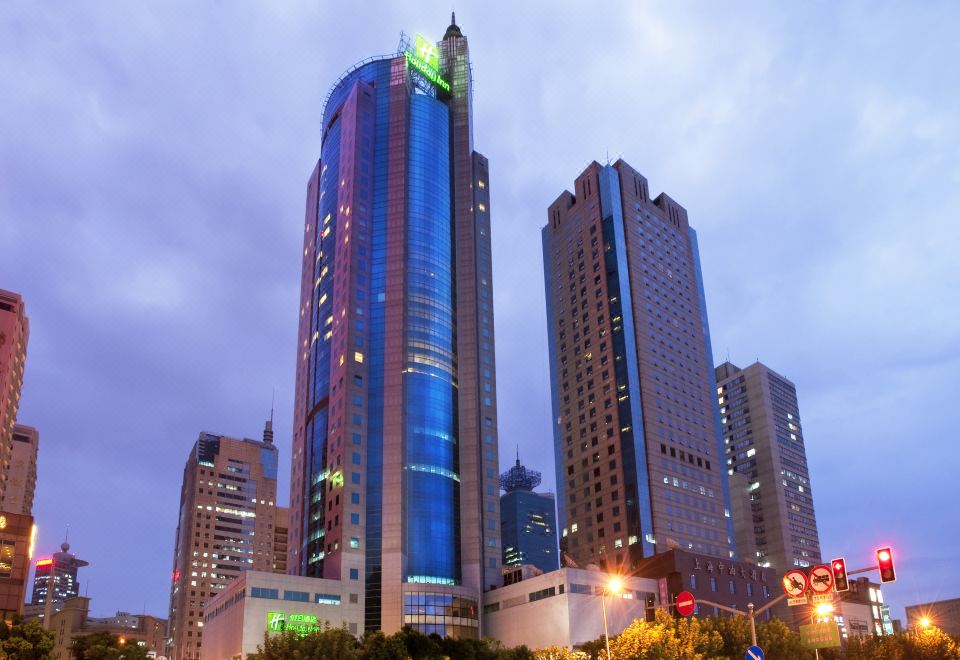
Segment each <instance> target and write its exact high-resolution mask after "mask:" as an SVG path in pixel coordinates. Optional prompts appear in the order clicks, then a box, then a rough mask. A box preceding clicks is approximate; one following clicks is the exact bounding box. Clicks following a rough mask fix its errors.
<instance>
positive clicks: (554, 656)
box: [533, 642, 593, 660]
mask: <svg viewBox="0 0 960 660" xmlns="http://www.w3.org/2000/svg"><path fill="white" fill-rule="evenodd" d="M592 643H593V642H591V644H592ZM589 658H590V653H589V652H586V651H571V650H570V649H568V648H566V647H565V646H550V647H547V648H545V649H538V650H536V651H534V652H533V660H588V659H589Z"/></svg>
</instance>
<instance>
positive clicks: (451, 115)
mask: <svg viewBox="0 0 960 660" xmlns="http://www.w3.org/2000/svg"><path fill="white" fill-rule="evenodd" d="M489 204H490V201H489V179H488V175H487V161H486V159H485V158H484V157H483V156H482V155H480V154H478V153H477V152H475V151H474V150H473V136H472V120H471V70H470V62H469V57H468V49H467V40H466V38H465V37H464V36H463V34H462V33H461V31H460V28H459V27H458V26H457V25H456V23H455V22H453V23H451V25H450V26H449V27H448V28H447V31H446V33H445V35H444V37H443V39H442V40H441V41H440V42H431V41H429V40H427V39H425V38H423V37H420V36H417V37H416V38H415V39H407V38H404V39H403V40H402V42H401V45H400V48H399V49H398V52H397V53H396V54H393V55H387V56H383V57H376V58H372V59H369V60H366V61H364V62H362V63H360V64H359V65H357V66H355V67H354V68H352V69H350V70H349V71H347V73H345V74H344V75H343V76H342V77H341V78H340V80H338V81H337V82H336V83H335V84H334V86H333V88H332V90H331V92H330V94H329V96H328V98H327V101H326V104H325V106H324V111H323V118H322V137H321V154H320V161H319V162H318V164H317V166H316V169H315V170H314V172H313V174H312V176H311V177H310V181H309V184H308V189H307V217H306V223H305V227H304V231H305V239H304V251H303V269H302V281H301V304H300V310H299V311H300V332H299V341H298V347H297V353H298V355H297V385H296V399H295V414H294V445H293V472H292V478H291V509H290V518H291V520H290V545H289V548H290V554H289V564H288V565H289V567H290V570H291V571H292V572H295V573H299V574H301V575H309V576H316V577H324V578H329V579H338V580H343V581H349V582H350V583H354V584H356V588H357V591H358V592H361V593H362V594H363V596H362V597H363V599H364V606H365V627H366V629H367V630H377V629H381V630H384V631H388V632H389V631H393V630H398V629H399V628H401V627H402V626H404V625H412V626H414V627H416V628H418V629H420V630H422V631H424V632H427V633H431V632H437V633H440V634H448V635H455V636H476V635H478V634H479V632H480V631H479V627H480V616H479V602H480V594H481V593H482V591H483V589H485V588H488V587H490V586H495V585H497V584H499V582H500V534H499V527H500V521H499V502H498V498H497V474H496V470H497V465H498V458H497V433H496V429H497V414H496V379H495V376H494V373H495V364H494V344H493V334H494V333H493V298H492V277H491V258H490V215H489Z"/></svg>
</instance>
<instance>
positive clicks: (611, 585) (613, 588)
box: [600, 577, 623, 660]
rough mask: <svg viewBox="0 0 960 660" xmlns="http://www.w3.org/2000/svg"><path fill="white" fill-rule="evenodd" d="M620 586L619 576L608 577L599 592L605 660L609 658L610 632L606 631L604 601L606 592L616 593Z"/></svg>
mask: <svg viewBox="0 0 960 660" xmlns="http://www.w3.org/2000/svg"><path fill="white" fill-rule="evenodd" d="M622 588H623V583H622V582H621V581H620V578H617V577H614V578H611V579H610V582H608V583H607V586H605V587H604V588H603V593H601V594H600V613H601V614H602V615H603V641H604V642H606V644H607V660H610V633H609V632H608V631H607V606H606V604H605V602H604V601H605V600H606V599H607V592H609V593H612V594H618V593H620V590H621V589H622Z"/></svg>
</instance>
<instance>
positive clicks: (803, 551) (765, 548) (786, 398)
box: [716, 362, 821, 575]
mask: <svg viewBox="0 0 960 660" xmlns="http://www.w3.org/2000/svg"><path fill="white" fill-rule="evenodd" d="M716 376H717V400H718V403H719V405H720V417H721V419H720V421H721V427H722V432H723V441H724V446H725V447H726V460H725V463H726V469H727V471H728V473H729V475H730V476H731V480H730V490H731V493H730V496H731V500H732V507H733V518H734V529H735V535H736V543H737V548H738V549H739V550H740V558H741V559H744V560H749V561H753V562H755V563H757V564H759V565H761V566H770V567H772V568H775V569H776V570H777V571H778V572H779V573H780V574H781V575H782V574H783V573H785V572H787V571H789V570H791V569H794V568H804V569H806V568H809V567H810V566H815V565H817V564H819V563H821V555H820V536H819V533H818V532H817V519H816V514H815V512H814V507H813V490H812V487H811V484H810V472H809V469H808V467H807V454H806V445H805V444H804V438H803V429H802V425H801V423H800V409H799V403H798V401H797V390H796V387H795V386H794V384H793V383H792V382H791V381H789V380H787V379H786V378H784V377H783V376H781V375H780V374H778V373H776V372H775V371H773V370H772V369H770V368H769V367H767V366H766V365H764V364H762V363H760V362H755V363H754V364H751V365H750V366H749V367H745V368H743V369H741V368H739V367H737V366H735V365H733V364H731V363H730V362H724V363H723V364H721V365H720V366H718V367H717V369H716Z"/></svg>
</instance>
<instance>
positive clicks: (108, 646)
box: [71, 632, 147, 660]
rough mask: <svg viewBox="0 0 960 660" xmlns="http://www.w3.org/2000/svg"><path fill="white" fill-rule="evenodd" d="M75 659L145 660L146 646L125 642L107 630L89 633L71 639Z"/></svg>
mask: <svg viewBox="0 0 960 660" xmlns="http://www.w3.org/2000/svg"><path fill="white" fill-rule="evenodd" d="M71 651H72V653H73V657H74V658H76V660H145V659H146V658H147V649H146V647H143V646H140V645H139V644H137V643H135V642H126V641H124V640H121V639H120V637H118V636H117V635H113V634H111V633H108V632H98V633H91V634H89V635H83V636H82V637H77V638H75V639H74V640H73V644H72V645H71Z"/></svg>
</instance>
